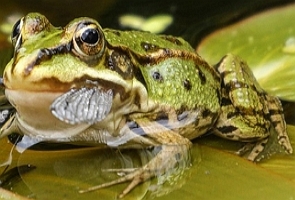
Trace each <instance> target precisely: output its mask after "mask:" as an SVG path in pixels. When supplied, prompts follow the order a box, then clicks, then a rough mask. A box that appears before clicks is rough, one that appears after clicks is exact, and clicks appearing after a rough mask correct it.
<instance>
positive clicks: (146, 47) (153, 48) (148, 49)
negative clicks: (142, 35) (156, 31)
mask: <svg viewBox="0 0 295 200" xmlns="http://www.w3.org/2000/svg"><path fill="white" fill-rule="evenodd" d="M140 46H141V47H142V48H143V49H144V50H145V51H146V52H152V51H157V50H159V49H160V47H159V46H158V45H155V44H151V43H148V42H141V43H140Z"/></svg>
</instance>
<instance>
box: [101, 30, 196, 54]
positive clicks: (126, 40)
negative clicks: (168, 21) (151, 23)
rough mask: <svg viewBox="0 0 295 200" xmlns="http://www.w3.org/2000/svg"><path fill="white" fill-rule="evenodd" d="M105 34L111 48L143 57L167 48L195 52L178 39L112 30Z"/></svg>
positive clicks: (106, 31)
mask: <svg viewBox="0 0 295 200" xmlns="http://www.w3.org/2000/svg"><path fill="white" fill-rule="evenodd" d="M104 34H105V38H106V40H107V41H108V43H109V44H110V45H111V46H114V47H122V48H123V49H129V50H130V51H133V52H136V54H137V55H141V56H144V55H146V54H147V53H149V52H153V51H156V50H157V49H165V48H167V47H169V49H175V50H180V51H189V52H195V50H194V49H193V48H192V47H191V46H190V45H189V44H188V43H187V42H186V41H185V40H183V39H182V38H178V37H172V36H167V35H155V34H151V33H149V32H140V31H118V30H112V29H104ZM139 41H140V42H139Z"/></svg>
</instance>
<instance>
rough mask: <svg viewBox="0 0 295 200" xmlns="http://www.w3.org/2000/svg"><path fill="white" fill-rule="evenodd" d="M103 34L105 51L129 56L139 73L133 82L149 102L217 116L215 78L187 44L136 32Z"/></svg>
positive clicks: (215, 75)
mask: <svg viewBox="0 0 295 200" xmlns="http://www.w3.org/2000/svg"><path fill="white" fill-rule="evenodd" d="M104 33H105V37H106V40H107V42H108V45H110V47H109V48H110V49H116V50H120V51H121V52H122V51H123V52H125V53H127V54H129V56H130V57H131V60H132V62H133V65H134V66H135V67H136V68H137V69H139V70H140V72H141V73H140V76H142V77H137V79H138V80H140V81H141V82H143V85H144V86H145V87H146V88H147V91H148V98H149V99H150V100H154V101H156V102H157V103H159V104H162V105H165V106H168V107H170V108H173V109H175V110H182V111H183V110H192V109H200V108H202V109H204V110H210V111H211V112H218V109H219V89H218V88H219V77H218V75H217V74H216V72H215V70H214V69H213V68H212V67H211V66H209V65H208V64H207V63H206V62H205V61H204V60H203V59H202V58H201V57H200V56H199V55H198V54H197V53H196V52H195V50H194V49H193V48H192V47H191V46H190V44H189V43H188V42H186V41H185V40H183V39H182V38H179V37H173V36H167V35H155V34H151V33H149V32H140V31H117V30H110V29H105V30H104ZM208 99H210V101H208Z"/></svg>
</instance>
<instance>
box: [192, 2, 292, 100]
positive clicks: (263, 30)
mask: <svg viewBox="0 0 295 200" xmlns="http://www.w3.org/2000/svg"><path fill="white" fill-rule="evenodd" d="M294 18H295V5H294V4H293V5H289V6H285V7H280V8H276V9H272V10H269V11H266V12H263V13H261V14H257V15H254V16H252V17H249V18H247V19H244V20H242V21H239V22H237V23H235V24H233V25H230V26H228V27H225V28H223V29H220V30H217V31H216V32H214V33H212V34H210V35H208V36H207V37H206V38H204V40H203V41H202V42H201V43H200V45H199V46H198V47H197V51H198V53H199V54H200V55H201V56H202V57H204V58H205V59H206V60H207V61H208V62H209V63H211V64H215V63H217V62H218V61H219V60H220V59H221V58H222V57H223V56H224V55H225V54H227V53H234V54H236V55H238V56H240V57H241V58H243V59H244V60H246V61H247V63H248V64H249V66H250V67H251V68H252V69H253V71H254V74H255V76H256V77H257V79H258V81H259V83H260V84H261V86H262V87H263V88H264V89H265V90H266V91H267V92H268V93H270V94H273V95H277V96H279V97H280V98H281V99H284V100H288V101H295V92H294V91H295V64H294V63H295V25H294V22H293V21H294Z"/></svg>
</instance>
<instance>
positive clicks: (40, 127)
mask: <svg viewBox="0 0 295 200" xmlns="http://www.w3.org/2000/svg"><path fill="white" fill-rule="evenodd" d="M5 94H6V96H7V97H8V100H9V101H10V103H11V104H12V105H13V106H14V107H15V108H16V110H17V113H16V117H15V120H16V121H15V122H14V123H17V124H16V125H17V126H18V128H19V129H20V131H21V132H22V133H24V134H25V135H30V136H33V137H39V138H40V139H41V138H43V139H44V140H55V139H58V138H68V137H71V136H73V135H76V134H79V133H80V132H81V131H83V130H85V129H87V128H88V127H89V126H90V125H89V124H84V123H83V124H77V125H70V124H67V123H65V122H63V121H60V120H59V119H57V118H56V117H54V116H53V115H52V113H51V111H50V105H51V104H52V102H53V101H54V100H55V99H56V98H57V97H58V96H60V95H62V93H59V92H48V91H46V92H39V91H38V92H34V91H24V90H11V89H6V90H5Z"/></svg>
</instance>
